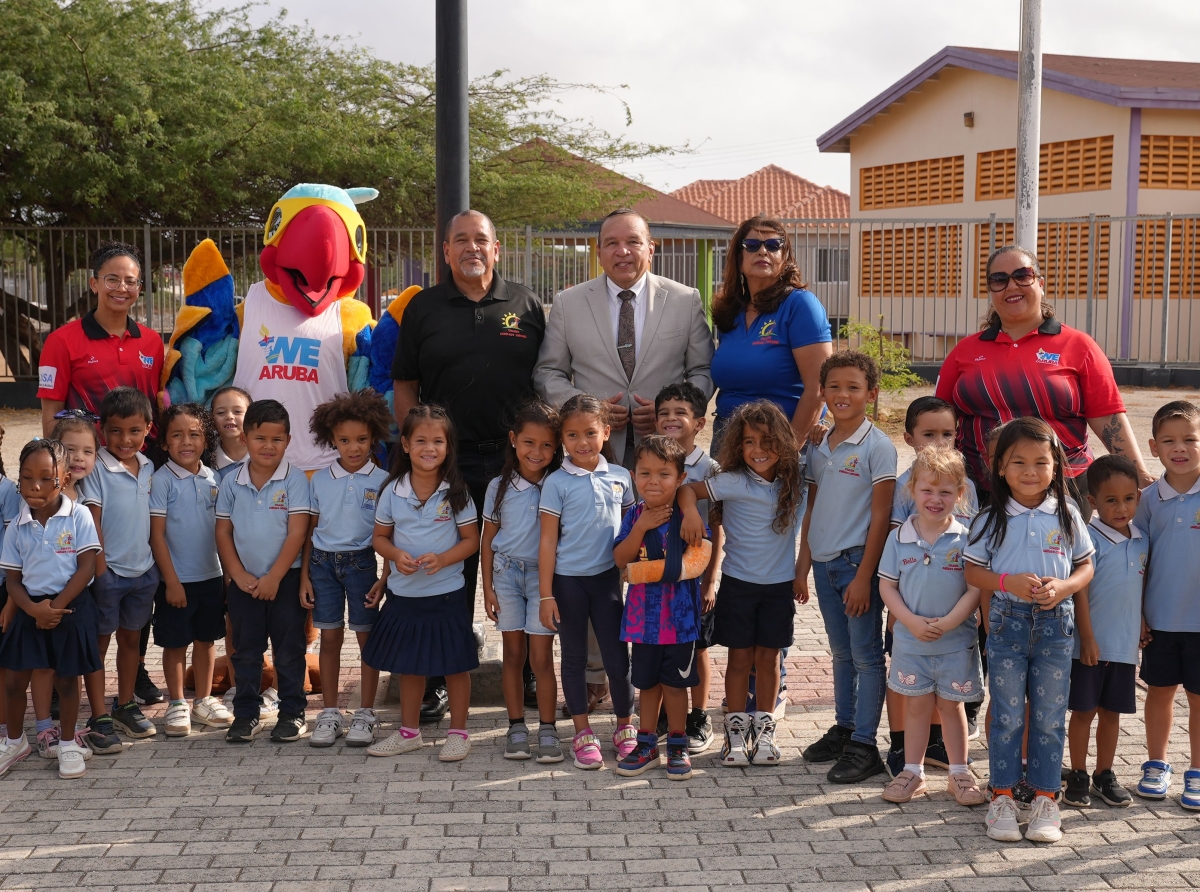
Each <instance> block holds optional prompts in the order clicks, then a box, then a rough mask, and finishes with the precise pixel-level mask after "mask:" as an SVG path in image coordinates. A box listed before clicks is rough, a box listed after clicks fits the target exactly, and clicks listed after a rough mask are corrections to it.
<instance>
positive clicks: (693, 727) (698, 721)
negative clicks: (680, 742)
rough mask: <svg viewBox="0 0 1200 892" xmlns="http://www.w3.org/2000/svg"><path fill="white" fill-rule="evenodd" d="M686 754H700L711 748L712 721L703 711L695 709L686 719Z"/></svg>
mask: <svg viewBox="0 0 1200 892" xmlns="http://www.w3.org/2000/svg"><path fill="white" fill-rule="evenodd" d="M687 739H688V752H689V753H691V754H692V755H696V754H697V753H702V752H704V751H705V750H707V749H708V748H709V747H710V746H712V742H713V727H712V719H710V718H709V717H708V713H707V712H705V711H704V710H703V709H700V708H696V709H693V710H692V711H691V712H689V713H688V717H687Z"/></svg>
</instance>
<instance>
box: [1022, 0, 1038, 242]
mask: <svg viewBox="0 0 1200 892" xmlns="http://www.w3.org/2000/svg"><path fill="white" fill-rule="evenodd" d="M1041 130H1042V0H1021V49H1020V52H1018V54H1017V209H1016V219H1017V233H1016V235H1017V244H1018V245H1022V246H1023V247H1026V248H1028V249H1029V250H1030V251H1033V252H1034V253H1035V254H1036V253H1037V249H1038V245H1037V235H1038V163H1039V160H1040V155H1041V142H1042V140H1041Z"/></svg>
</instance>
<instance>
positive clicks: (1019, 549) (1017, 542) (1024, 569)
mask: <svg viewBox="0 0 1200 892" xmlns="http://www.w3.org/2000/svg"><path fill="white" fill-rule="evenodd" d="M1067 510H1068V511H1070V512H1071V522H1072V523H1073V525H1074V527H1075V542H1074V544H1072V543H1070V542H1068V541H1067V537H1066V536H1064V535H1063V531H1062V524H1060V523H1059V520H1058V513H1057V512H1058V501H1057V500H1056V499H1054V498H1053V497H1049V498H1047V499H1045V500H1044V501H1043V502H1042V504H1040V505H1038V506H1037V507H1036V508H1026V507H1025V506H1024V505H1022V504H1021V503H1020V502H1018V501H1017V500H1016V499H1009V500H1008V505H1007V506H1005V511H1006V515H1007V518H1008V529H1007V531H1006V532H1005V535H1004V543H1003V544H1002V545H1000V546H999V547H997V546H996V545H995V544H994V541H993V537H992V536H986V535H984V536H980V537H979V541H977V542H976V541H968V542H967V547H966V550H965V551H964V552H963V556H964V557H965V558H966V559H967V560H968V561H970V562H971V563H972V564H978V565H979V566H981V567H987V568H988V569H989V570H991V571H992V572H993V573H1033V574H1034V575H1036V576H1053V577H1054V578H1055V579H1066V578H1067V577H1068V576H1070V575H1071V572H1072V571H1073V570H1074V569H1075V565H1076V564H1078V563H1082V562H1083V561H1084V560H1086V559H1087V558H1089V557H1091V556H1092V553H1093V552H1094V551H1095V550H1096V549H1095V546H1093V545H1092V537H1091V536H1089V535H1088V531H1087V526H1086V525H1085V524H1084V522H1083V518H1082V517H1081V516H1080V514H1079V510H1078V509H1077V508H1076V507H1075V506H1074V505H1068V506H1067ZM987 516H988V515H987V512H984V513H983V514H980V515H979V516H977V517H976V518H975V521H974V523H973V524H972V525H971V535H970V537H969V539H970V540H974V539H975V536H976V535H977V534H978V533H979V532H980V530H982V529H983V528H984V524H985V523H987ZM992 597H995V598H1004V599H1005V600H1008V601H1019V600H1020V598H1018V597H1017V596H1016V595H1013V594H1009V593H1008V592H996V593H995V594H993V596H992Z"/></svg>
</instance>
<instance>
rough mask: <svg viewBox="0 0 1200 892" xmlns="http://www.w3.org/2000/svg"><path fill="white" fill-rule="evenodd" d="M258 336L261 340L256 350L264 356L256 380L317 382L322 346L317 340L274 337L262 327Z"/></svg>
mask: <svg viewBox="0 0 1200 892" xmlns="http://www.w3.org/2000/svg"><path fill="white" fill-rule="evenodd" d="M258 333H259V334H261V335H262V340H260V341H259V342H258V346H260V347H261V348H262V351H263V354H264V355H265V356H266V360H267V361H266V363H265V364H264V365H263V367H262V371H261V372H259V373H258V380H260V381H262V380H264V379H269V378H278V379H283V380H285V381H306V382H308V383H310V384H317V383H319V382H318V380H317V365H318V363H320V361H321V342H320V341H318V340H317V339H316V338H289V337H275V336H273V335H272V334H271V332H270V330H269V329H268V328H267V327H266V326H265V325H263V326H262V327H260V328H259V330H258Z"/></svg>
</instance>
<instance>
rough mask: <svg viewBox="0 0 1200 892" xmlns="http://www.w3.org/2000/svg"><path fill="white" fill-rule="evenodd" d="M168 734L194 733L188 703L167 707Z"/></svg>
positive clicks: (172, 735) (174, 735)
mask: <svg viewBox="0 0 1200 892" xmlns="http://www.w3.org/2000/svg"><path fill="white" fill-rule="evenodd" d="M166 732H167V736H168V737H187V736H188V735H189V734H191V733H192V710H191V708H190V707H189V706H188V705H187V702H186V701H180V702H178V703H171V704H170V705H169V706H168V707H167V723H166ZM60 762H61V760H60Z"/></svg>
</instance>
